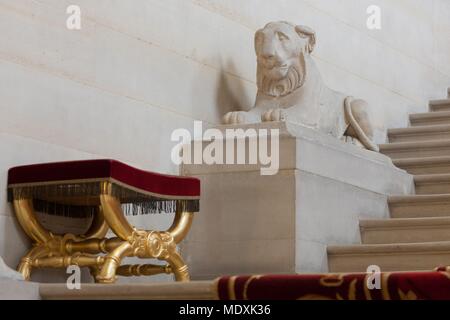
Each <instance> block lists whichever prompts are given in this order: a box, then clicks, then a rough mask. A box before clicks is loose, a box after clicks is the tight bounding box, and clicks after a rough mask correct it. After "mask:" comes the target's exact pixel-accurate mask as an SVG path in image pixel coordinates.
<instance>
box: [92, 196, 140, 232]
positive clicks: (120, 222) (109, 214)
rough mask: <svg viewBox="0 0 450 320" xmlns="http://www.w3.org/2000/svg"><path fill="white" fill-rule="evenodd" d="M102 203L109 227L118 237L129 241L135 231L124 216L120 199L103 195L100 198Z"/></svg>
mask: <svg viewBox="0 0 450 320" xmlns="http://www.w3.org/2000/svg"><path fill="white" fill-rule="evenodd" d="M100 203H101V206H102V209H103V214H104V217H105V220H106V222H107V223H108V225H109V227H110V228H111V229H112V230H113V231H114V233H115V234H116V235H117V236H118V237H120V238H122V239H123V240H128V239H129V238H130V237H131V236H132V234H133V231H134V230H133V227H132V226H131V225H130V223H129V222H128V220H127V219H126V218H125V216H124V215H123V212H122V206H121V203H120V201H119V199H117V198H115V197H113V196H111V195H109V194H102V195H101V196H100Z"/></svg>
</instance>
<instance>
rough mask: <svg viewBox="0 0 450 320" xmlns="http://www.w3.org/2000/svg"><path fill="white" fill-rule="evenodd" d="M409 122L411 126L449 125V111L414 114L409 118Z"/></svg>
mask: <svg viewBox="0 0 450 320" xmlns="http://www.w3.org/2000/svg"><path fill="white" fill-rule="evenodd" d="M409 120H410V122H411V125H412V126H428V125H435V124H450V111H436V112H426V113H414V114H411V115H410V116H409Z"/></svg>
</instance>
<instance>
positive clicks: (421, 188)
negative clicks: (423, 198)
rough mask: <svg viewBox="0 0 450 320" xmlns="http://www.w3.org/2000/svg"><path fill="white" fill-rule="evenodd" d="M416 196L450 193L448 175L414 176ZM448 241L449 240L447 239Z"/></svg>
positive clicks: (449, 176)
mask: <svg viewBox="0 0 450 320" xmlns="http://www.w3.org/2000/svg"><path fill="white" fill-rule="evenodd" d="M414 182H415V185H416V194H447V193H450V174H448V173H447V174H424V175H416V176H414ZM449 240H450V239H449Z"/></svg>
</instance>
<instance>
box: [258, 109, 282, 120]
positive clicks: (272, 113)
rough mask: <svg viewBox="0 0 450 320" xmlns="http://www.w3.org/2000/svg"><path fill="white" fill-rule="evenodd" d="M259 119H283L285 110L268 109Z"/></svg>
mask: <svg viewBox="0 0 450 320" xmlns="http://www.w3.org/2000/svg"><path fill="white" fill-rule="evenodd" d="M261 120H262V121H263V122H272V121H285V120H286V111H285V110H284V109H270V110H269V111H266V112H265V113H263V114H262V116H261Z"/></svg>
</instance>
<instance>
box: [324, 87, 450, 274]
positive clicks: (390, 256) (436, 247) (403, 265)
mask: <svg viewBox="0 0 450 320" xmlns="http://www.w3.org/2000/svg"><path fill="white" fill-rule="evenodd" d="M410 123H411V126H410V127H409V128H402V129H391V130H389V132H388V136H389V141H390V143H388V144H384V145H381V146H380V150H381V152H382V153H383V154H385V155H387V156H389V157H391V158H392V160H393V162H394V164H395V165H396V166H398V167H399V168H402V169H404V170H406V171H408V172H409V173H411V174H413V175H414V182H415V189H416V194H415V195H408V196H392V197H390V198H389V200H388V207H389V211H390V216H391V219H388V220H361V221H360V231H361V241H362V244H361V245H350V246H329V247H328V250H327V251H328V265H329V271H330V272H365V271H366V270H367V267H368V266H370V265H377V266H379V267H380V268H381V270H382V271H416V270H431V269H434V268H435V267H437V266H441V265H450V89H449V94H448V98H447V99H444V100H435V101H431V102H430V109H429V112H427V113H419V114H412V115H410Z"/></svg>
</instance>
